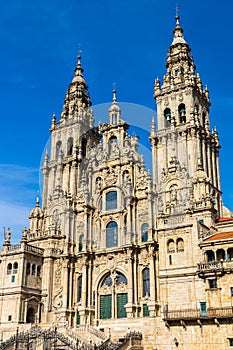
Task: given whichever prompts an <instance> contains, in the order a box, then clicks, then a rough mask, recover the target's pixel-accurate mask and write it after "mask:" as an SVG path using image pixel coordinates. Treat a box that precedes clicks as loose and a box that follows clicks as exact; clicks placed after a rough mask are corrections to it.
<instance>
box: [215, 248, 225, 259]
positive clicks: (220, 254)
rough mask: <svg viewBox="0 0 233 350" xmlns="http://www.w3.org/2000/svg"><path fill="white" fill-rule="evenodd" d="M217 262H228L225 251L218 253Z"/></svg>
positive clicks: (219, 250) (220, 250)
mask: <svg viewBox="0 0 233 350" xmlns="http://www.w3.org/2000/svg"><path fill="white" fill-rule="evenodd" d="M216 255H217V261H221V260H224V261H225V260H226V253H225V250H224V249H218V250H217V252H216Z"/></svg>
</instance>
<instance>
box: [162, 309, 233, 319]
mask: <svg viewBox="0 0 233 350" xmlns="http://www.w3.org/2000/svg"><path fill="white" fill-rule="evenodd" d="M203 317H204V318H212V317H219V318H227V317H233V307H232V306H226V307H216V308H208V309H206V310H205V311H202V310H200V309H184V310H169V311H164V313H163V319H164V320H184V319H198V318H203Z"/></svg>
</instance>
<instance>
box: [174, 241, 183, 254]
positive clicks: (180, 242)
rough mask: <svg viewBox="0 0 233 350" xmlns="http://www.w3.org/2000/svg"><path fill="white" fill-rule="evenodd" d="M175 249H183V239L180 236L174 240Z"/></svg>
mask: <svg viewBox="0 0 233 350" xmlns="http://www.w3.org/2000/svg"><path fill="white" fill-rule="evenodd" d="M176 250H177V252H178V253H180V252H183V251H184V241H183V239H182V238H178V239H177V241H176Z"/></svg>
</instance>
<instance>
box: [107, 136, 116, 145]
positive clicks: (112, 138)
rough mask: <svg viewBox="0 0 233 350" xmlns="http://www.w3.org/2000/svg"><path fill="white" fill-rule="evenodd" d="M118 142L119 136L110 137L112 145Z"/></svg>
mask: <svg viewBox="0 0 233 350" xmlns="http://www.w3.org/2000/svg"><path fill="white" fill-rule="evenodd" d="M117 142H118V140H117V137H116V136H111V137H110V139H109V144H110V145H114V144H116V143H117Z"/></svg>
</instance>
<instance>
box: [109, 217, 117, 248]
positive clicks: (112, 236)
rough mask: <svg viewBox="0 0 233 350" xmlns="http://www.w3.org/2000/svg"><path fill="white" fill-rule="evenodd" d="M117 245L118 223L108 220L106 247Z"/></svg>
mask: <svg viewBox="0 0 233 350" xmlns="http://www.w3.org/2000/svg"><path fill="white" fill-rule="evenodd" d="M117 246H118V225H117V223H116V222H115V221H110V222H109V223H108V224H107V226H106V248H111V247H117Z"/></svg>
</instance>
